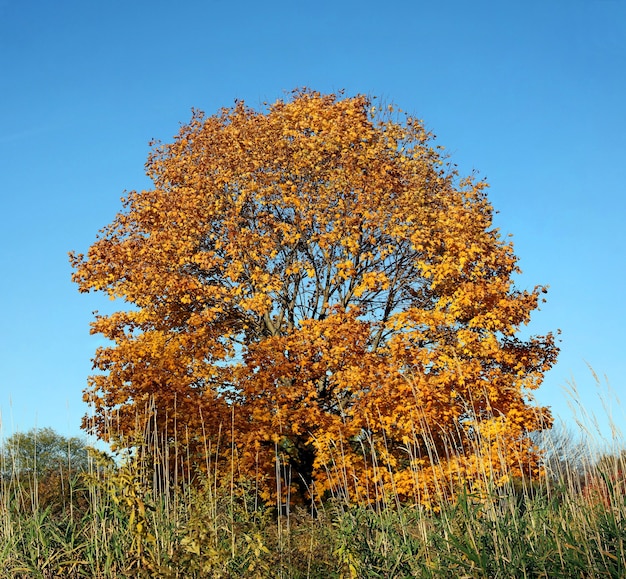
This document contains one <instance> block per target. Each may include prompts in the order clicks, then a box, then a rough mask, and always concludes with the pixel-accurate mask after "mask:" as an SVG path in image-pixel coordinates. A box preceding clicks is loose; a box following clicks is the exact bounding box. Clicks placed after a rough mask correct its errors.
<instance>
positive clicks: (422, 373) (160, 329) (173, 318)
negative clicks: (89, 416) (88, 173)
mask: <svg viewBox="0 0 626 579" xmlns="http://www.w3.org/2000/svg"><path fill="white" fill-rule="evenodd" d="M402 118H403V117H402V115H400V114H398V113H396V112H393V111H385V110H379V109H378V108H375V107H372V104H371V102H370V101H369V100H368V99H367V98H366V97H364V96H356V97H350V98H343V97H341V96H338V95H321V94H319V93H316V92H313V91H307V90H302V91H295V92H294V93H293V96H292V98H291V100H287V101H279V102H277V103H274V104H272V105H269V106H268V107H266V109H265V110H262V111H255V110H252V109H250V108H248V107H246V106H245V104H244V103H241V102H240V103H237V104H236V105H235V106H234V107H233V108H231V109H224V110H222V111H221V112H220V113H218V114H217V115H214V116H211V117H205V116H204V115H202V114H199V113H195V114H194V116H193V118H192V119H191V122H190V123H189V124H188V125H186V126H183V127H182V128H181V131H180V134H179V135H178V137H177V138H176V139H175V140H174V141H173V142H172V143H171V144H168V145H162V146H159V147H156V148H155V149H154V150H153V152H152V153H151V155H150V158H149V160H148V165H147V170H148V174H149V175H150V176H151V178H152V179H153V181H154V188H153V189H152V190H147V191H141V192H131V193H130V194H129V195H128V196H127V198H126V199H125V200H124V201H123V210H122V211H121V212H120V213H119V214H118V215H117V216H116V218H115V220H114V222H113V223H112V224H111V225H110V226H108V227H107V228H105V229H104V230H103V231H102V232H101V235H100V237H99V238H98V239H97V240H96V242H95V243H94V244H93V245H92V247H91V248H90V249H89V252H88V253H87V255H86V256H85V255H82V254H71V256H70V260H71V263H72V267H73V268H74V273H73V280H74V281H75V282H76V283H77V284H78V286H79V289H80V291H90V290H95V291H102V292H105V293H106V294H108V295H110V296H112V297H115V298H121V299H123V300H124V301H125V302H127V303H128V304H129V305H130V307H129V310H130V311H128V312H118V313H116V314H113V315H111V316H103V317H99V318H97V319H96V321H95V322H94V324H93V332H95V333H100V334H102V335H103V336H104V337H105V338H107V339H108V340H111V345H110V347H107V348H103V349H101V350H99V351H98V353H97V354H96V357H95V359H94V369H95V370H96V371H97V372H98V374H96V375H95V376H94V377H92V379H91V382H90V390H89V392H88V393H87V394H86V396H87V398H88V399H89V400H90V401H91V402H92V403H93V404H94V406H95V409H96V415H97V420H96V421H95V424H96V428H97V429H98V430H99V432H100V434H101V435H102V436H106V434H105V430H106V416H107V415H108V414H109V413H116V415H119V416H120V425H121V428H122V430H125V431H127V432H130V431H131V430H133V429H134V428H135V419H136V416H137V414H138V413H139V414H141V415H142V416H143V415H144V413H145V415H146V416H149V417H151V418H152V419H154V417H156V423H157V424H158V428H160V429H162V433H163V432H167V436H170V435H171V436H175V437H178V440H183V439H189V440H192V442H190V444H191V445H192V446H193V444H195V443H193V441H194V440H195V441H199V440H201V439H202V438H203V437H205V436H209V437H212V439H217V437H218V436H221V434H220V433H223V425H224V424H231V426H232V435H233V436H234V437H235V438H236V440H235V441H233V444H236V445H238V446H237V448H238V449H240V450H241V454H240V455H239V456H240V459H239V460H240V461H241V464H239V465H238V466H237V468H238V469H241V472H242V473H245V472H248V473H262V477H263V480H264V481H266V483H267V484H268V485H269V486H268V487H267V489H266V492H267V493H268V494H267V496H268V497H269V496H271V481H272V477H274V476H275V473H276V462H275V461H276V460H277V456H278V455H277V454H276V452H277V449H278V452H279V455H280V456H281V457H286V458H285V459H284V460H286V461H288V462H289V467H290V468H291V469H293V472H294V473H297V476H296V475H294V476H295V477H296V478H297V477H298V476H302V477H303V478H304V479H307V477H309V479H307V480H306V482H307V483H311V482H312V481H313V480H314V481H315V482H316V484H318V485H320V488H322V489H326V490H329V489H331V488H332V487H333V485H334V484H336V483H338V481H337V480H335V479H334V478H333V476H334V475H332V474H330V473H331V471H330V469H329V468H328V465H329V464H330V463H332V461H333V460H337V458H338V457H341V459H342V460H343V461H345V464H346V468H347V469H350V472H351V475H350V476H351V477H352V479H351V480H353V481H354V487H353V492H354V493H355V496H357V497H367V495H368V492H370V491H369V490H368V487H367V484H366V483H365V482H364V481H367V477H369V476H371V477H374V479H375V480H377V481H379V482H381V484H384V485H390V488H391V487H392V486H393V485H394V484H395V485H396V487H395V488H396V489H400V490H399V491H397V492H401V493H406V496H414V494H415V488H414V486H415V485H421V487H420V493H421V495H420V496H422V497H424V500H425V501H427V500H430V498H429V497H430V496H431V495H428V497H427V491H428V492H431V491H432V488H431V487H432V484H434V483H433V481H434V480H435V479H436V477H437V476H438V475H442V476H443V475H445V476H452V473H453V472H454V471H455V469H456V470H457V471H458V476H459V477H465V478H467V479H469V478H471V476H473V474H472V473H474V474H475V473H476V469H477V468H478V467H477V466H476V463H475V461H474V462H473V460H474V458H475V456H474V455H472V454H471V452H469V451H468V452H467V454H466V455H464V456H463V457H462V458H461V457H453V456H449V455H450V452H448V451H449V450H450V449H449V448H448V449H447V448H446V443H447V442H449V441H450V440H451V439H453V438H454V437H455V436H459V433H460V432H462V431H463V427H462V426H461V422H462V421H463V420H465V421H466V422H464V424H465V425H467V424H469V421H470V418H469V415H470V414H471V413H475V415H476V416H479V415H480V416H487V415H488V414H489V412H492V411H493V412H495V413H496V414H497V415H498V416H501V417H502V420H503V422H502V425H501V427H502V430H501V431H499V432H500V434H502V432H505V431H506V428H507V427H508V426H510V425H518V426H519V425H522V424H526V425H529V424H533V422H532V421H533V420H534V419H532V418H531V416H530V414H527V413H525V411H524V407H523V405H522V406H521V407H520V405H519V404H518V402H517V401H519V400H520V399H521V397H522V393H523V392H524V391H526V390H528V389H531V388H534V387H536V386H537V385H538V384H539V383H540V381H541V378H542V375H543V372H545V370H547V369H548V368H549V367H550V365H551V364H552V363H553V362H554V359H555V356H556V348H555V346H554V341H553V338H552V337H551V336H544V337H539V338H537V339H533V340H527V341H522V340H516V339H515V338H514V335H515V332H516V330H517V328H518V327H519V326H520V325H521V324H524V323H526V322H527V321H528V320H529V316H530V313H531V312H532V311H533V310H534V309H535V308H536V307H537V302H538V294H539V293H540V291H541V288H536V289H535V290H533V291H532V292H517V291H516V290H515V289H514V286H513V282H512V280H511V276H512V275H513V274H514V273H515V272H516V271H517V266H516V260H515V255H514V254H513V251H512V248H511V246H510V244H508V243H504V242H503V241H502V240H500V238H499V235H498V233H497V231H495V230H492V229H491V227H492V225H491V217H492V208H491V206H490V204H489V202H488V200H487V198H486V195H485V187H486V184H485V183H484V182H475V181H473V180H472V179H471V178H470V179H464V178H461V177H459V176H458V175H456V173H453V174H446V173H444V172H443V171H442V169H441V165H442V163H443V158H442V157H441V154H442V153H441V150H440V148H438V147H435V146H431V143H430V140H431V135H430V134H429V133H428V132H427V131H425V129H424V127H423V123H421V122H420V121H418V120H416V119H413V118H411V117H404V122H400V121H398V120H396V119H402ZM481 413H482V414H481ZM498 413H499V414H498ZM200 417H201V418H200ZM231 420H232V422H231ZM496 426H497V425H493V424H491V423H489V422H488V421H486V425H485V429H486V430H485V432H486V434H485V436H486V437H487V434H489V436H491V434H493V433H495V432H496V430H497V429H496ZM476 428H482V426H481V424H479V423H476ZM490 429H491V430H490ZM492 431H493V432H492ZM435 432H436V433H437V434H436V436H435V435H434V434H433V433H435ZM364 433H367V437H368V438H367V439H365V438H361V437H363V436H364ZM416 433H419V436H426V434H427V433H430V434H431V435H433V436H434V439H433V442H432V444H433V448H430V449H427V448H425V447H423V446H421V447H420V444H422V443H418V442H416V441H415V435H416ZM451 437H452V438H451ZM462 442H463V441H459V440H456V439H455V440H454V444H457V443H458V445H462ZM198 444H199V443H198ZM368 445H369V446H368ZM415 445H417V448H412V449H411V451H410V452H411V453H413V454H410V453H409V454H407V453H408V452H409V448H408V447H410V446H415ZM222 447H223V445H222ZM455 448H456V447H455ZM250 449H252V450H253V451H252V450H250ZM305 449H307V450H306V451H305ZM309 451H310V452H311V453H312V455H311V456H309V455H308V454H307V453H308V452H309ZM428 452H431V453H434V454H433V455H436V456H440V457H445V456H449V459H447V460H448V462H446V460H444V459H443V458H441V464H437V465H429V464H427V463H428V461H425V459H424V456H427V455H428ZM372 453H377V455H378V457H379V459H380V460H382V461H383V462H384V464H385V468H382V469H378V470H377V468H378V467H376V466H375V465H374V463H373V462H372V461H371V460H370V459H371V454H372ZM192 455H193V452H191V451H190V453H189V456H190V457H192ZM511 456H513V455H511ZM472 457H474V458H472ZM222 459H223V460H230V459H229V458H227V457H221V458H220V460H222ZM192 460H193V459H192ZM281 460H282V459H281ZM490 460H491V459H490ZM511 460H513V459H512V458H511ZM307 461H309V462H307ZM329 461H330V462H329ZM416 473H417V474H419V476H417V475H416ZM255 476H256V475H255ZM259 476H261V475H259ZM264 484H265V483H264ZM429 485H431V486H430V487H429ZM429 488H430V490H429Z"/></svg>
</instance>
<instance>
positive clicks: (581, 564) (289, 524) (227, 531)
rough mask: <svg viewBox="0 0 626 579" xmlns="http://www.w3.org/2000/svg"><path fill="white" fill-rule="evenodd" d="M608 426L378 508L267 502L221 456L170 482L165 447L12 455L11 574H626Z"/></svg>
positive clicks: (625, 483)
mask: <svg viewBox="0 0 626 579" xmlns="http://www.w3.org/2000/svg"><path fill="white" fill-rule="evenodd" d="M575 396H576V393H575V391H574V392H573V397H574V402H575ZM606 420H608V419H606ZM603 432H606V431H603V430H602V429H601V428H600V427H599V424H598V420H597V419H596V418H595V417H589V416H580V417H579V418H577V420H576V423H575V424H574V425H570V426H568V427H564V426H557V427H555V428H554V429H553V431H552V432H551V433H548V434H547V435H544V436H542V437H541V438H539V439H538V440H537V442H538V445H539V446H540V447H541V448H542V449H543V452H544V453H545V454H544V469H545V472H544V474H543V476H541V477H538V478H536V479H535V480H523V479H516V478H514V477H510V478H509V480H505V482H504V483H503V482H502V481H500V483H499V484H498V485H496V484H495V483H494V481H493V480H492V478H491V476H490V473H489V472H487V470H486V469H485V472H484V473H483V476H484V480H483V483H484V484H483V485H482V486H481V489H482V490H480V491H476V490H473V489H470V488H466V489H462V490H461V491H460V492H457V493H456V494H455V496H454V499H453V500H447V499H443V498H442V500H441V501H439V502H438V503H435V504H431V505H430V506H429V507H426V506H423V505H419V504H416V503H407V502H406V501H405V502H401V501H399V500H398V497H397V496H394V495H393V493H389V492H388V491H385V489H383V488H382V487H381V489H380V494H379V500H378V501H376V502H375V503H373V504H360V505H358V504H351V503H350V502H348V501H347V500H345V498H344V497H345V495H344V494H343V493H341V492H337V493H334V494H333V496H327V497H325V498H324V500H313V501H311V502H310V503H309V504H306V505H297V506H293V505H291V506H287V505H285V504H282V503H281V504H268V503H267V502H264V501H263V500H262V499H261V498H260V497H259V495H258V493H257V492H256V491H255V486H254V481H250V480H247V479H245V478H242V477H238V476H237V474H236V473H235V472H218V469H216V468H212V467H211V464H212V463H211V456H207V461H208V465H209V468H208V469H207V472H205V473H204V474H202V475H200V474H197V475H192V474H191V473H189V477H187V478H185V480H178V481H176V482H175V484H174V483H172V484H169V483H168V484H167V485H166V488H163V485H162V484H158V481H156V480H155V477H154V470H153V469H152V468H151V467H150V464H152V463H153V461H152V460H151V458H153V457H141V456H136V457H135V458H134V459H133V460H125V461H124V460H122V459H120V458H119V457H118V458H117V460H114V459H113V458H112V457H111V456H110V455H108V454H106V453H103V452H99V451H93V452H92V453H91V455H90V461H89V468H88V469H87V470H86V472H76V471H75V470H74V469H72V468H71V465H68V467H67V468H59V469H58V470H55V471H53V472H46V473H44V474H43V476H37V474H36V473H33V472H18V470H19V469H16V468H14V465H11V464H8V463H7V459H6V458H5V459H4V464H2V469H1V470H2V473H3V477H2V481H1V487H0V577H2V578H6V579H9V578H15V579H18V578H20V579H21V578H24V579H26V578H29V579H31V578H42V579H44V578H45V579H52V578H57V577H63V578H65V579H74V578H79V577H85V578H87V577H89V578H102V579H104V578H111V579H117V578H122V577H162V578H195V577H198V578H200V577H215V578H222V577H224V578H226V577H251V578H262V577H277V578H278V577H280V578H305V577H306V578H316V577H337V578H360V577H368V578H369V577H371V578H374V577H380V578H383V577H384V578H394V577H398V578H399V577H424V578H433V579H434V578H438V577H442V578H443V577H459V578H462V577H466V578H470V577H472V578H473V577H485V578H500V577H501V578H507V577H516V578H517V577H520V578H522V577H524V578H525V577H547V578H558V577H563V578H571V577H580V578H583V577H585V578H587V577H588V578H591V577H614V578H618V577H626V546H625V543H626V479H625V476H624V473H625V472H626V453H625V452H623V448H624V444H623V438H622V435H621V433H620V432H619V429H618V426H617V425H616V424H613V425H612V426H611V430H610V432H611V435H610V437H609V438H610V440H606V436H604V439H603V434H602V433H603ZM279 466H280V465H279ZM371 484H372V485H376V484H377V483H376V481H375V480H372V481H371ZM442 485H445V481H442ZM157 489H158V490H157Z"/></svg>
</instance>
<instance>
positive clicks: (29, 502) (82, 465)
mask: <svg viewBox="0 0 626 579" xmlns="http://www.w3.org/2000/svg"><path fill="white" fill-rule="evenodd" d="M0 465H1V468H0V471H1V473H2V479H3V487H4V488H5V489H7V490H8V489H10V490H11V491H12V492H13V494H14V496H16V497H17V498H18V501H19V503H20V504H21V505H22V506H23V507H26V508H28V509H32V508H34V507H36V506H40V507H50V508H51V509H52V510H53V511H54V512H61V511H63V509H64V508H65V507H66V506H67V505H68V504H70V503H72V504H73V503H75V502H77V501H78V502H81V501H82V500H83V499H84V497H78V496H77V495H76V494H75V493H74V482H75V481H74V479H75V477H76V475H77V474H78V473H81V472H84V471H86V470H87V469H88V468H89V454H88V450H87V446H86V445H85V442H84V441H83V440H82V439H80V438H78V437H69V438H68V437H65V436H63V435H61V434H58V433H57V432H55V431H54V430H53V429H52V428H33V429H31V430H29V431H28V432H16V433H14V434H12V435H11V436H9V437H8V438H7V439H6V440H5V441H4V444H3V445H2V448H1V449H0ZM83 502H84V501H83ZM83 506H84V505H83Z"/></svg>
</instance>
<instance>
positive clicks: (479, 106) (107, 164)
mask: <svg viewBox="0 0 626 579" xmlns="http://www.w3.org/2000/svg"><path fill="white" fill-rule="evenodd" d="M300 86H308V87H311V88H314V89H316V90H319V91H321V92H329V91H336V90H339V89H345V90H346V92H347V93H348V94H354V93H366V94H370V95H377V96H379V97H383V98H385V99H386V100H390V101H393V102H395V103H396V104H397V105H399V106H400V107H401V108H403V109H404V110H406V111H409V112H411V113H413V114H415V115H416V116H418V117H419V118H421V119H423V120H424V121H425V123H426V126H427V127H428V128H430V129H431V130H432V131H433V132H434V133H435V134H436V135H437V137H438V139H437V140H438V143H439V144H440V145H443V146H444V147H446V149H447V151H448V152H449V153H450V154H451V156H452V160H453V161H454V162H456V163H458V165H459V168H460V170H461V172H462V173H467V172H469V171H471V170H472V169H477V170H478V171H479V172H480V174H481V175H482V176H484V177H486V178H487V179H488V181H489V182H490V184H491V190H490V198H491V201H492V203H493V205H494V206H495V208H496V209H497V210H498V211H499V214H498V217H497V225H498V226H499V227H500V228H501V230H502V231H503V233H512V234H513V235H514V237H513V241H514V244H515V249H516V253H517V255H518V256H519V258H520V265H521V267H522V269H523V270H524V273H523V275H522V276H521V277H520V278H519V286H520V287H522V288H531V287H533V286H534V285H536V284H549V285H550V292H549V294H548V296H547V297H548V302H547V303H546V304H545V305H544V306H543V308H542V311H540V312H538V313H536V315H535V317H534V321H533V323H532V325H531V328H530V330H531V331H532V332H533V333H542V332H546V331H548V330H556V329H558V328H560V329H561V330H562V335H561V339H562V342H561V348H562V351H561V356H560V361H559V363H558V365H557V366H556V367H555V368H554V369H553V370H552V371H551V372H550V373H549V374H548V375H547V377H546V380H545V383H544V386H543V387H542V388H541V390H540V391H539V392H538V399H539V400H540V402H542V403H544V404H548V405H551V406H552V407H553V409H554V411H555V412H556V413H557V414H559V415H563V416H568V415H569V410H568V406H567V404H566V403H565V396H564V393H563V390H562V387H563V386H564V385H565V384H566V383H567V382H568V381H569V380H571V379H572V378H574V379H575V380H576V382H577V383H578V387H579V395H580V401H581V403H582V405H583V406H584V407H586V408H590V409H592V410H595V411H597V412H601V405H600V403H599V401H598V396H597V391H596V387H595V385H594V381H593V379H592V377H591V374H590V372H589V370H588V369H587V366H586V363H589V364H591V365H592V366H593V368H594V369H595V370H596V371H597V372H598V373H599V374H600V375H603V374H606V375H607V376H608V378H609V380H610V383H611V387H612V389H613V392H614V394H615V395H617V396H618V397H619V398H621V399H622V400H624V403H626V400H625V399H626V383H625V379H624V377H625V376H626V363H625V361H624V360H626V354H624V351H623V350H624V339H623V332H624V328H625V326H626V313H625V311H626V308H625V305H624V303H625V302H624V289H625V281H626V273H625V266H626V260H625V254H626V227H625V224H624V221H625V217H626V201H625V198H626V195H625V193H626V1H625V0H550V1H548V2H545V1H539V0H525V1H523V2H522V1H511V2H496V1H491V2H486V1H480V0H477V1H474V2H468V1H466V0H454V1H445V0H442V1H438V2H435V1H434V0H429V1H420V0H411V1H408V0H407V1H396V2H389V3H387V4H385V3H382V2H371V1H369V0H360V1H358V2H357V1H353V0H348V1H341V0H334V1H332V2H330V1H327V0H318V1H317V2H310V3H304V2H302V3H300V2H294V1H293V0H292V1H283V0H281V1H274V2H249V1H248V0H242V1H239V2H227V1H218V0H206V1H200V0H178V1H177V2H172V1H169V2H164V1H159V0H151V1H147V0H133V1H128V0H124V1H121V0H107V1H106V2H87V1H85V0H57V1H54V2H52V1H50V0H45V1H44V0H20V1H18V0H0V95H1V97H0V98H1V101H0V102H1V105H2V106H1V107H0V175H1V181H0V183H1V184H0V187H1V191H2V211H3V219H2V221H3V223H2V227H0V236H1V239H0V259H1V271H2V282H1V283H0V303H1V304H2V312H1V316H0V320H1V332H0V411H1V413H2V422H3V425H2V431H3V432H4V434H5V435H6V434H8V433H10V432H13V431H15V430H16V429H20V430H25V429H28V428H31V427H33V426H40V427H43V426H52V427H53V428H55V429H57V430H58V431H59V432H61V433H64V434H76V433H78V432H79V422H80V418H81V416H82V414H83V413H84V411H85V407H84V405H83V403H82V402H81V392H82V390H83V388H84V387H85V383H86V377H87V375H88V374H89V372H90V369H91V363H90V358H91V356H92V354H93V352H94V350H95V348H96V346H97V345H98V343H99V340H98V338H96V337H91V336H89V333H88V329H89V328H88V324H89V322H90V320H91V318H92V316H91V312H92V310H94V309H101V310H103V309H104V308H109V309H110V305H109V302H106V303H105V302H103V300H102V299H101V298H99V297H97V296H85V295H80V294H78V292H77V291H76V288H75V287H74V286H73V284H72V283H71V282H70V273H71V272H70V267H69V265H68V260H67V252H68V251H69V250H77V251H85V250H86V249H87V248H88V246H89V245H90V244H91V243H92V241H93V240H94V238H95V235H96V232H97V231H98V230H99V229H100V228H101V227H103V226H104V225H106V224H107V223H109V222H110V221H111V220H112V218H113V217H114V215H115V213H116V211H117V210H118V209H119V208H120V196H122V194H123V193H124V190H132V189H141V188H146V187H148V186H149V182H148V181H147V179H146V177H145V175H144V172H143V167H144V163H145V160H146V156H147V154H148V151H149V148H148V141H149V140H150V139H152V138H158V139H161V140H164V141H168V140H170V139H171V137H172V136H173V135H174V134H175V133H176V132H177V131H178V127H179V124H180V123H181V122H186V121H187V120H188V119H189V118H190V111H191V108H192V107H195V108H199V109H201V110H204V111H205V112H207V113H213V112H215V111H216V110H217V109H218V108H220V107H222V106H230V105H231V104H232V103H233V100H234V99H235V98H238V99H242V98H243V99H245V100H246V101H247V102H248V103H249V104H251V105H253V106H256V105H257V104H259V103H261V102H263V101H273V100H275V99H276V98H279V97H281V96H282V95H283V91H287V90H290V89H292V88H295V87H300ZM614 411H615V416H614V418H615V419H616V420H617V421H621V420H623V416H624V411H623V410H621V409H614Z"/></svg>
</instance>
